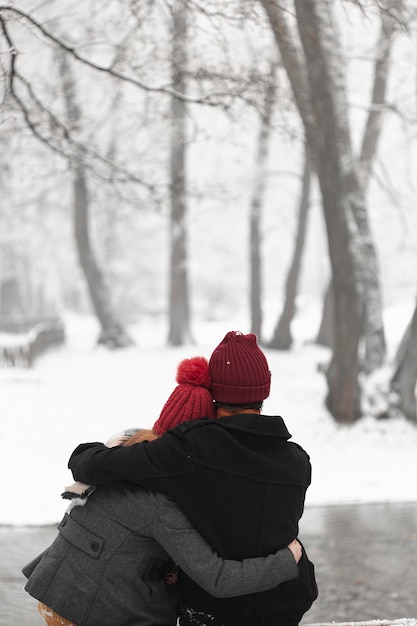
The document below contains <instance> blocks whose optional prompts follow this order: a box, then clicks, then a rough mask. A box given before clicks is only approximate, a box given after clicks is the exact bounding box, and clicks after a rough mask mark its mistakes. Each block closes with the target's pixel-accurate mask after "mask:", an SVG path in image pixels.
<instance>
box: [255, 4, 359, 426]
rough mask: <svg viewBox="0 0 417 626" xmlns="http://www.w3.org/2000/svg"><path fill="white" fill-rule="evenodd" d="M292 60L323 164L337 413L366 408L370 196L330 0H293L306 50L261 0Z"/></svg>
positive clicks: (351, 414)
mask: <svg viewBox="0 0 417 626" xmlns="http://www.w3.org/2000/svg"><path fill="white" fill-rule="evenodd" d="M261 4H262V5H263V6H264V8H265V11H266V14H267V16H268V18H269V21H270V24H271V27H272V29H273V33H274V36H275V39H276V41H277V44H278V46H279V49H280V52H281V58H282V61H283V64H284V66H285V68H286V71H287V74H288V77H289V80H290V83H291V86H292V89H293V93H294V97H295V100H296V104H297V108H298V110H299V112H300V115H301V118H302V121H303V124H304V128H305V132H306V138H307V142H308V146H309V149H310V151H311V155H312V159H313V167H314V169H315V170H316V172H317V175H318V178H319V183H320V188H321V193H322V198H323V209H324V215H325V221H326V227H327V237H328V243H329V253H330V261H331V266H332V275H333V281H334V294H335V298H334V304H335V315H336V317H337V320H338V324H337V330H336V332H335V341H334V347H333V354H332V359H331V363H330V365H329V367H328V369H327V372H326V377H327V383H328V395H327V399H326V403H327V406H328V408H329V410H330V412H331V413H332V415H333V416H334V418H335V419H336V420H337V421H340V422H347V423H349V422H353V421H355V420H357V419H359V417H360V416H361V388H360V384H359V371H360V366H359V346H360V341H361V337H362V334H363V327H364V326H363V325H364V315H365V294H366V289H365V277H364V274H363V267H364V263H365V245H364V239H363V235H362V233H361V231H360V229H359V227H358V223H357V219H356V215H357V212H358V211H361V212H363V213H364V214H366V209H365V200H364V195H363V190H362V186H361V181H360V178H359V174H358V167H357V160H355V158H354V155H353V152H352V147H351V140H350V133H349V124H348V115H347V97H346V93H345V79H344V73H343V60H342V59H341V58H339V56H338V55H339V51H340V41H339V37H338V33H337V28H336V24H335V21H334V16H333V10H332V8H333V7H332V3H331V2H328V1H327V0H326V1H324V2H317V1H316V0H311V1H310V0H309V2H305V1H303V0H295V2H294V7H295V14H296V22H297V26H298V33H299V37H300V41H301V44H302V47H303V54H302V53H301V51H300V49H299V48H298V46H297V45H296V43H295V38H294V34H293V33H291V29H290V27H289V26H288V23H287V19H286V15H287V14H286V13H284V11H283V9H282V8H281V6H280V5H279V4H278V2H275V1H273V0H261Z"/></svg>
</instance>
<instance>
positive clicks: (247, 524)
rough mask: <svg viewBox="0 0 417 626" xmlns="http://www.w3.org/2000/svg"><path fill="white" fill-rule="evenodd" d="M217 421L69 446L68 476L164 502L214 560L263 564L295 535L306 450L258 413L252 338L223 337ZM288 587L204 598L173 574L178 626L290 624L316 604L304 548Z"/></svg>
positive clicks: (260, 394) (215, 362) (261, 376)
mask: <svg viewBox="0 0 417 626" xmlns="http://www.w3.org/2000/svg"><path fill="white" fill-rule="evenodd" d="M209 371H210V377H211V388H210V389H211V393H212V396H213V398H214V401H215V407H216V419H211V418H208V419H203V420H199V421H193V422H187V423H185V424H182V425H180V426H178V427H177V428H175V429H173V430H170V431H168V432H167V433H166V434H164V435H163V436H162V437H161V438H160V439H158V440H157V441H154V442H150V443H148V444H142V445H136V446H131V447H130V448H127V447H116V448H106V446H104V444H100V443H90V444H83V445H81V446H78V448H76V450H75V451H74V452H73V454H72V456H71V458H70V461H69V467H70V469H71V470H72V472H73V475H74V478H76V479H77V480H80V481H82V482H86V483H93V484H95V485H102V484H106V483H109V482H112V481H129V482H132V483H135V484H137V485H141V486H142V487H146V488H148V489H152V490H154V491H159V492H162V493H164V494H166V495H168V496H170V497H172V498H173V499H174V500H175V501H176V503H177V504H178V506H179V507H180V508H181V509H182V510H183V511H184V513H185V514H186V515H187V516H188V517H189V519H190V520H191V522H192V523H193V524H194V526H195V527H196V528H197V529H198V530H199V531H200V533H201V534H202V535H203V536H204V538H205V539H206V540H207V541H208V542H209V543H210V544H211V545H212V546H213V548H214V549H215V550H216V551H217V552H218V553H219V554H220V555H221V556H223V557H227V558H229V559H242V558H248V557H253V556H263V555H267V554H269V553H271V552H274V551H275V550H277V549H278V548H281V547H284V546H286V545H287V544H289V543H290V541H291V540H292V539H293V538H294V537H297V535H298V523H299V520H300V518H301V516H302V513H303V509H304V499H305V493H306V490H307V488H308V486H309V485H310V481H311V466H310V461H309V457H308V455H307V454H306V452H305V451H304V450H303V449H302V448H301V447H300V446H299V445H297V444H296V443H293V442H290V441H289V439H290V434H289V432H288V430H287V428H286V426H285V424H284V422H283V420H282V418H281V417H276V416H274V417H271V416H263V415H261V408H262V403H263V400H264V399H265V398H267V397H268V395H269V391H270V380H271V374H270V371H269V367H268V363H267V360H266V358H265V355H264V354H263V352H262V351H261V350H260V348H259V346H258V344H257V340H256V336H255V335H253V334H249V335H244V334H242V333H239V332H235V331H231V332H229V333H227V335H226V336H225V338H224V339H223V341H222V342H221V343H220V344H219V345H218V346H217V348H216V349H215V350H214V352H213V354H212V356H211V358H210V362H209ZM298 566H299V575H298V577H297V578H296V579H294V580H291V581H288V582H286V583H283V584H281V585H280V586H278V587H276V588H274V589H272V590H271V591H266V592H262V593H256V594H250V595H246V596H241V597H239V598H221V599H220V598H213V596H211V595H210V594H208V593H207V592H205V591H204V590H203V589H202V588H201V587H199V586H198V585H197V584H196V583H194V582H193V581H192V580H191V579H190V578H189V577H188V576H186V575H185V574H182V576H181V598H182V606H181V619H180V624H181V625H183V626H206V625H208V624H210V625H212V626H258V625H259V626H261V625H263V626H275V625H277V626H284V625H285V626H296V625H297V624H298V623H299V621H300V620H301V618H302V616H303V614H304V613H305V612H306V611H307V610H308V609H309V608H310V606H311V604H312V603H313V602H314V600H315V599H316V597H317V586H316V582H315V578H314V567H313V565H312V563H311V562H310V561H309V560H308V557H307V555H306V552H305V550H303V556H302V558H301V560H300V562H299V564H298Z"/></svg>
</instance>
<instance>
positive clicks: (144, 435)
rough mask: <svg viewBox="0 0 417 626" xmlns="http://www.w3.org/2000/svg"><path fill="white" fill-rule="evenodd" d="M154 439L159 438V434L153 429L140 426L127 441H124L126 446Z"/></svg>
mask: <svg viewBox="0 0 417 626" xmlns="http://www.w3.org/2000/svg"><path fill="white" fill-rule="evenodd" d="M154 439H159V435H157V434H156V432H155V431H154V430H152V429H148V428H140V429H139V430H138V431H137V432H136V433H134V435H132V436H131V437H129V439H127V441H125V442H124V444H123V445H124V446H133V445H134V444H135V443H142V442H143V441H153V440H154Z"/></svg>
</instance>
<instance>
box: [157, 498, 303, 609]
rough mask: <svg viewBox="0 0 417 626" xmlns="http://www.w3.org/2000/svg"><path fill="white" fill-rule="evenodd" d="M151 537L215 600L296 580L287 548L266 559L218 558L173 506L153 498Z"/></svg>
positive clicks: (264, 589)
mask: <svg viewBox="0 0 417 626" xmlns="http://www.w3.org/2000/svg"><path fill="white" fill-rule="evenodd" d="M155 497H156V499H157V503H156V515H155V517H154V523H153V536H154V538H155V539H156V541H158V543H159V544H160V545H161V546H162V547H163V548H164V549H165V550H166V551H167V552H168V554H169V555H170V556H171V558H172V559H173V560H174V561H175V562H176V563H177V565H179V567H180V568H181V569H182V570H183V571H184V572H185V573H186V574H188V576H190V578H192V579H193V580H194V581H195V582H196V583H197V584H198V585H200V587H203V589H205V590H206V591H207V592H208V593H210V594H211V595H213V596H215V597H217V598H227V597H231V596H240V595H245V594H249V593H258V592H261V591H267V590H269V589H272V588H273V587H276V586H277V585H279V584H280V583H282V582H285V581H287V580H291V579H293V578H296V577H297V576H298V565H297V563H296V562H295V559H294V556H293V554H292V552H291V551H290V549H289V548H283V549H282V550H278V552H276V553H275V554H270V555H268V556H266V557H257V558H253V559H244V560H242V561H234V560H228V559H223V558H222V557H220V556H219V555H218V554H217V553H216V552H214V551H213V549H212V548H211V547H210V546H209V544H208V543H207V542H206V541H205V540H204V539H203V537H202V536H201V535H200V534H199V533H198V532H197V531H196V530H195V528H193V527H192V525H191V523H190V521H189V520H188V519H187V517H186V516H185V515H184V514H183V513H182V512H181V511H180V510H179V509H178V507H177V506H176V504H175V503H174V502H173V501H172V500H169V499H168V498H166V497H165V496H162V495H161V494H157V495H155Z"/></svg>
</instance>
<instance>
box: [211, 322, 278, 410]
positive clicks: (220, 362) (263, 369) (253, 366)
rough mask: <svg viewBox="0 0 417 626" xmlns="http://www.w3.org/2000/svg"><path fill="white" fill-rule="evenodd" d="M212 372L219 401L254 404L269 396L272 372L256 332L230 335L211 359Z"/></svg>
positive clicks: (232, 332) (212, 385) (233, 332)
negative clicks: (259, 344)
mask: <svg viewBox="0 0 417 626" xmlns="http://www.w3.org/2000/svg"><path fill="white" fill-rule="evenodd" d="M209 372H210V378H211V394H212V396H213V399H214V400H217V402H221V403H223V404H246V403H247V404H253V403H255V402H261V401H263V400H265V398H267V397H268V396H269V390H270V387H271V372H270V371H269V366H268V362H267V360H266V357H265V355H264V353H263V352H262V350H261V349H260V348H259V346H258V342H257V338H256V335H254V334H253V333H251V334H249V335H244V334H243V333H241V332H238V331H230V332H229V333H227V335H226V336H225V338H224V339H223V341H222V342H221V343H220V344H219V345H218V346H217V348H216V349H215V350H214V352H213V354H212V355H211V357H210V361H209Z"/></svg>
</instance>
